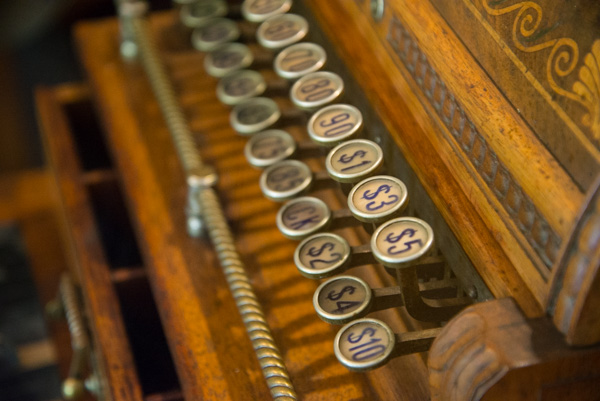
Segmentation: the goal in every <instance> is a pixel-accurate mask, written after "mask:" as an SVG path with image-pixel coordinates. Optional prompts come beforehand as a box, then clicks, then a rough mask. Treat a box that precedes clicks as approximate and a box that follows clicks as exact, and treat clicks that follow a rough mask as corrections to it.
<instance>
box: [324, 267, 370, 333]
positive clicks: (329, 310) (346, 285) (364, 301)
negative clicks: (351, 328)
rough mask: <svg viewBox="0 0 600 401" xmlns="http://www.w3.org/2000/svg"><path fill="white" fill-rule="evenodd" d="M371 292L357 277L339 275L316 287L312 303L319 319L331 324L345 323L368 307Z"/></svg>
mask: <svg viewBox="0 0 600 401" xmlns="http://www.w3.org/2000/svg"><path fill="white" fill-rule="evenodd" d="M372 300H373V294H372V291H371V288H370V287H369V285H368V284H367V283H366V282H365V281H364V280H361V279H359V278H358V277H352V276H339V277H334V278H332V279H329V280H327V281H325V282H324V283H323V284H321V285H320V286H319V288H317V290H316V291H315V295H314V297H313V305H314V307H315V310H316V311H317V314H318V315H319V317H320V318H321V319H323V320H324V321H326V322H328V323H332V324H343V323H347V322H349V321H351V320H353V319H354V318H356V317H357V316H360V315H361V314H362V313H363V312H364V311H365V310H366V309H368V308H369V305H370V304H371V301H372Z"/></svg>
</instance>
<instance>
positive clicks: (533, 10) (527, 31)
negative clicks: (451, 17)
mask: <svg viewBox="0 0 600 401" xmlns="http://www.w3.org/2000/svg"><path fill="white" fill-rule="evenodd" d="M496 3H498V2H496ZM482 5H483V8H484V9H485V11H486V12H487V13H488V14H489V15H493V16H500V15H504V14H510V13H513V12H516V13H517V15H516V16H515V19H514V21H513V26H512V34H511V36H512V41H513V44H514V45H515V47H516V48H517V49H519V50H521V51H523V52H526V53H535V52H539V51H542V50H544V49H551V50H550V53H549V54H548V59H547V61H546V79H547V80H548V85H549V86H550V88H552V90H553V91H554V92H556V93H557V94H559V95H561V96H564V97H566V98H568V99H570V100H572V101H574V102H577V103H579V104H580V105H582V106H583V107H584V108H585V109H586V113H585V114H584V115H583V116H582V118H581V123H582V125H583V126H585V127H587V128H588V129H589V131H590V135H591V138H592V139H593V140H594V141H596V144H598V142H599V141H600V39H597V40H596V41H595V42H594V43H593V45H592V47H591V50H590V52H589V53H588V54H587V55H586V56H585V57H584V59H583V65H582V66H581V67H580V69H579V75H578V77H579V79H578V80H577V81H575V82H574V83H573V86H572V88H571V89H566V88H565V87H563V86H562V85H561V84H560V83H559V82H558V80H557V78H559V79H561V78H565V77H567V76H568V75H570V74H571V73H573V71H574V70H575V68H576V67H577V65H578V64H579V59H580V58H579V46H578V45H577V43H576V42H575V41H574V40H573V39H571V38H566V37H562V38H555V39H550V40H547V41H545V42H542V43H537V44H534V45H528V44H526V43H528V42H530V41H531V39H534V38H535V37H536V36H538V35H541V34H542V33H543V32H542V29H541V28H540V26H541V23H542V18H543V10H542V8H541V7H540V5H539V4H537V3H535V2H533V1H524V2H519V3H516V4H512V5H510V6H507V7H502V8H494V7H493V6H491V5H490V1H489V0H482Z"/></svg>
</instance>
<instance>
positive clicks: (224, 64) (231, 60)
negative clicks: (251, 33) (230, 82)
mask: <svg viewBox="0 0 600 401" xmlns="http://www.w3.org/2000/svg"><path fill="white" fill-rule="evenodd" d="M253 61H254V54H253V53H252V51H251V50H250V48H249V47H248V46H246V45H245V44H243V43H224V44H222V45H220V46H218V47H216V48H215V49H214V50H212V51H211V52H209V53H208V54H207V55H206V56H205V57H204V69H205V70H206V73H207V74H209V75H210V76H213V77H217V78H222V77H224V76H225V75H227V74H229V73H231V72H234V71H238V70H242V69H244V68H248V67H249V66H250V65H251V64H252V62H253Z"/></svg>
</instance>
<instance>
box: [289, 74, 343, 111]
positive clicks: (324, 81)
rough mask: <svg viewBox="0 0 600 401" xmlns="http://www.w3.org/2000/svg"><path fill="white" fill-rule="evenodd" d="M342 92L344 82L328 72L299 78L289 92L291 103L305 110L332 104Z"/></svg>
mask: <svg viewBox="0 0 600 401" xmlns="http://www.w3.org/2000/svg"><path fill="white" fill-rule="evenodd" d="M343 92H344V81H343V80H342V78H340V76H339V75H337V74H334V73H333V72H329V71H317V72H313V73H310V74H307V75H305V76H303V77H302V78H300V79H299V80H298V81H296V83H294V85H293V86H292V89H291V90H290V98H291V99H292V102H293V103H294V104H295V105H296V106H298V107H300V108H301V109H305V110H313V109H316V108H319V107H322V106H324V105H326V104H328V103H331V102H333V101H334V100H336V99H337V98H339V97H340V96H341V94H342V93H343Z"/></svg>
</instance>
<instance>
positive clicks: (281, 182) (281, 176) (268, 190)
mask: <svg viewBox="0 0 600 401" xmlns="http://www.w3.org/2000/svg"><path fill="white" fill-rule="evenodd" d="M259 184H260V189H261V190H262V192H263V194H264V195H265V196H266V197H267V198H269V199H271V200H273V201H276V202H281V201H285V200H288V199H292V198H294V197H296V196H299V195H301V194H304V193H307V192H308V191H312V190H315V191H316V190H319V189H322V188H326V187H331V186H332V185H333V184H334V183H333V182H332V181H331V180H330V179H329V177H328V176H327V174H326V173H325V172H324V171H320V172H317V173H314V174H313V172H312V171H311V170H310V168H309V167H308V166H307V165H306V163H303V162H301V161H299V160H283V161H280V162H277V163H275V164H273V165H272V166H270V167H268V168H267V169H265V171H264V172H263V173H262V174H261V176H260V180H259Z"/></svg>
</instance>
